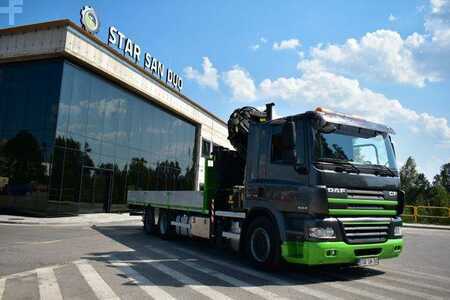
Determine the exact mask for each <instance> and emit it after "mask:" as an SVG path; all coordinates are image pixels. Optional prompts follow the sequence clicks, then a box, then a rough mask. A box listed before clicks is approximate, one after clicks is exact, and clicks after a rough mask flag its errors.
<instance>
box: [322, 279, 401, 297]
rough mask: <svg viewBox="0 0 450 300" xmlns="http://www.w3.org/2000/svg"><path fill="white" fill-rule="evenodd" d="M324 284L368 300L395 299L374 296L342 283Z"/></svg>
mask: <svg viewBox="0 0 450 300" xmlns="http://www.w3.org/2000/svg"><path fill="white" fill-rule="evenodd" d="M323 284H325V285H328V286H330V287H332V288H335V289H338V290H343V291H347V292H350V293H352V294H355V295H358V296H361V297H364V298H367V299H372V300H379V299H381V298H382V299H383V300H391V299H393V298H390V297H387V296H380V295H377V294H374V293H372V292H368V291H365V290H363V289H360V288H354V287H351V286H350V285H344V284H341V283H337V282H324V283H323Z"/></svg>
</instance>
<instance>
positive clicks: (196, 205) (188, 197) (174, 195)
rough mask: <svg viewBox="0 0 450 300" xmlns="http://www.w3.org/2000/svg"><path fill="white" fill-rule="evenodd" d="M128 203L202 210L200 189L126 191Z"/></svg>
mask: <svg viewBox="0 0 450 300" xmlns="http://www.w3.org/2000/svg"><path fill="white" fill-rule="evenodd" d="M128 204H132V205H140V206H147V205H150V204H151V205H153V206H156V207H164V208H173V209H179V210H187V211H200V212H203V211H204V209H203V192H201V191H128Z"/></svg>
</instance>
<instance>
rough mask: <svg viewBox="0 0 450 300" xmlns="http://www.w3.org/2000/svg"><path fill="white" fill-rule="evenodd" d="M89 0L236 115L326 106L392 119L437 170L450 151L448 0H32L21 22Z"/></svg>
mask: <svg viewBox="0 0 450 300" xmlns="http://www.w3.org/2000/svg"><path fill="white" fill-rule="evenodd" d="M7 4H8V1H7V0H0V6H6V5H7ZM83 5H92V6H93V7H94V8H95V9H96V11H97V14H98V16H99V18H100V21H101V31H100V32H99V33H98V36H99V38H100V39H101V40H104V41H106V40H107V29H108V27H109V26H110V25H115V26H116V27H117V28H118V29H119V30H120V31H122V32H123V33H125V34H126V35H127V36H128V37H129V38H131V39H132V40H134V41H135V42H137V43H138V44H139V45H140V46H141V48H143V51H148V52H150V53H151V54H152V55H153V56H155V57H157V58H158V59H159V60H161V61H162V62H163V63H164V64H165V65H166V66H167V67H171V68H172V69H174V70H175V71H176V72H178V73H179V74H182V76H183V79H184V88H183V93H184V94H186V95H187V96H189V97H190V98H192V99H194V100H195V101H197V102H199V103H200V104H202V105H203V106H205V107H206V108H207V109H209V110H211V111H212V112H214V113H216V114H218V115H219V116H220V117H222V118H223V119H225V120H226V119H227V117H228V115H229V114H230V113H231V112H232V110H233V109H234V108H236V107H239V106H242V105H253V106H262V105H263V104H264V103H266V102H267V101H274V102H275V103H276V112H277V114H278V115H288V114H294V113H300V112H303V111H305V110H310V109H314V108H315V107H316V106H324V107H329V108H331V109H334V110H337V111H341V112H346V113H352V114H356V115H360V116H364V117H367V118H370V119H372V120H376V121H380V122H383V123H386V124H388V125H390V126H391V127H393V128H394V129H395V130H396V131H397V135H396V136H395V142H396V145H397V152H398V160H399V163H400V164H401V163H403V162H404V161H405V160H406V158H407V157H408V156H409V155H411V156H413V157H414V158H415V159H416V161H417V164H418V167H419V169H420V171H422V172H424V173H425V174H426V175H427V176H428V177H429V178H430V179H431V178H432V177H433V176H434V174H436V173H437V172H438V170H439V167H440V166H441V165H442V164H443V163H446V162H449V161H450V124H449V120H450V102H449V101H450V1H449V0H429V1H428V0H427V1H425V0H421V1H414V0H404V1H371V2H369V1H315V2H312V1H282V2H280V1H202V2H200V1H177V0H173V1H159V2H157V1H144V0H142V1H127V2H124V1H120V2H119V1H110V0H99V1H94V0H92V1H89V2H87V1H75V0H73V1H48V0H41V1H37V0H23V12H22V13H21V14H19V15H16V18H15V24H16V25H21V24H29V23H37V22H43V21H48V20H54V19H64V18H68V19H71V20H72V21H74V22H76V23H79V10H80V8H81V7H82V6H83ZM0 26H1V27H7V26H8V17H7V15H4V14H3V15H2V14H0Z"/></svg>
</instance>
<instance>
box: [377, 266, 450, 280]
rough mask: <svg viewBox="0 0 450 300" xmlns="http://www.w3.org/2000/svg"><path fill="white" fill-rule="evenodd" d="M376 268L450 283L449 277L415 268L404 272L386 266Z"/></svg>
mask: <svg viewBox="0 0 450 300" xmlns="http://www.w3.org/2000/svg"><path fill="white" fill-rule="evenodd" d="M375 270H381V271H383V272H387V273H393V274H398V275H404V276H409V277H414V278H419V279H423V278H427V279H431V280H436V281H440V282H443V283H450V278H449V277H444V276H439V275H436V274H429V273H424V272H419V271H414V270H405V271H403V272H402V271H396V270H393V269H390V268H386V267H384V266H383V267H380V266H377V267H376V268H375Z"/></svg>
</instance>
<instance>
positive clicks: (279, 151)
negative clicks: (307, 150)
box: [271, 126, 294, 164]
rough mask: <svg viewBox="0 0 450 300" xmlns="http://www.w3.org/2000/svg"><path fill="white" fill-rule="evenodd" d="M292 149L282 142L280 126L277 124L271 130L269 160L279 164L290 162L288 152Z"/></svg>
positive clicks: (290, 158)
mask: <svg viewBox="0 0 450 300" xmlns="http://www.w3.org/2000/svg"><path fill="white" fill-rule="evenodd" d="M291 151H292V150H291V149H289V148H288V147H286V145H285V144H284V143H283V135H282V127H281V126H277V127H276V128H273V130H272V140H271V161H272V162H273V163H279V164H292V163H294V161H292V157H291V155H290V152H291Z"/></svg>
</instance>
